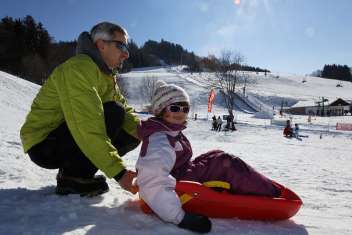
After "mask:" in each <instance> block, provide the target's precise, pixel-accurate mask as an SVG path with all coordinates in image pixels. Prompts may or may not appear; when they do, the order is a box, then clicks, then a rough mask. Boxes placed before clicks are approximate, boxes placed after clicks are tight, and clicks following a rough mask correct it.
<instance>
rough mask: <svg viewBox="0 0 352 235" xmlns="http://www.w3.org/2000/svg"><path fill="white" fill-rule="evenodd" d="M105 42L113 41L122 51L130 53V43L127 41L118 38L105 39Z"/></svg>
mask: <svg viewBox="0 0 352 235" xmlns="http://www.w3.org/2000/svg"><path fill="white" fill-rule="evenodd" d="M103 41H104V42H113V43H114V44H115V47H116V48H118V49H120V50H121V51H123V52H125V53H127V54H129V52H128V45H127V44H126V43H123V42H121V41H118V40H103Z"/></svg>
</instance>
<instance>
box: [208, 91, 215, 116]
mask: <svg viewBox="0 0 352 235" xmlns="http://www.w3.org/2000/svg"><path fill="white" fill-rule="evenodd" d="M214 101H215V90H214V89H211V91H210V93H209V97H208V113H211V108H212V106H213V103H214Z"/></svg>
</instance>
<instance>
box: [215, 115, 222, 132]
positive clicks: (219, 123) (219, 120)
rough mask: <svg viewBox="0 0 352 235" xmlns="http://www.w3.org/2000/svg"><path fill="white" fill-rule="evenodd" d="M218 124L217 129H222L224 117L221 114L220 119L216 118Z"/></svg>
mask: <svg viewBox="0 0 352 235" xmlns="http://www.w3.org/2000/svg"><path fill="white" fill-rule="evenodd" d="M216 124H217V129H216V130H217V131H221V126H222V119H221V117H220V116H219V117H218V119H216Z"/></svg>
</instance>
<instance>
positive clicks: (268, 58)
mask: <svg viewBox="0 0 352 235" xmlns="http://www.w3.org/2000/svg"><path fill="white" fill-rule="evenodd" d="M235 1H238V0H125V1H120V0H100V1H99V0H61V1H54V0H22V1H20V0H2V1H1V8H0V17H1V18H3V17H5V16H11V17H13V18H23V17H24V16H25V15H31V16H33V17H34V19H35V20H36V21H37V22H38V21H39V22H41V23H42V24H43V25H44V27H45V28H46V29H47V30H48V31H49V33H50V35H51V36H53V37H54V39H55V40H56V41H59V40H61V41H67V40H74V39H76V38H77V36H78V34H79V33H80V32H81V31H84V30H90V28H91V27H92V26H93V25H94V24H96V23H98V22H101V21H111V22H115V23H118V24H120V25H122V26H124V27H125V28H126V29H127V30H128V32H129V35H130V37H131V38H132V39H133V40H134V41H135V42H136V43H137V44H138V45H139V46H141V45H142V44H143V43H144V42H145V41H146V40H148V39H151V40H156V41H160V40H161V39H164V40H167V41H171V42H174V43H178V44H181V45H182V46H183V47H184V48H185V49H187V50H189V51H194V52H195V53H196V54H197V55H200V56H207V55H208V54H215V55H217V56H218V55H220V54H221V51H222V50H224V49H225V50H232V51H234V52H239V53H241V54H242V55H243V56H244V57H245V62H246V63H247V64H249V65H252V66H259V67H262V68H268V69H270V70H272V71H273V72H280V73H291V74H302V75H303V74H308V73H311V72H312V71H314V70H316V69H321V68H322V67H323V65H324V64H331V63H338V64H347V65H349V66H352V27H351V24H352V1H350V0H240V4H235Z"/></svg>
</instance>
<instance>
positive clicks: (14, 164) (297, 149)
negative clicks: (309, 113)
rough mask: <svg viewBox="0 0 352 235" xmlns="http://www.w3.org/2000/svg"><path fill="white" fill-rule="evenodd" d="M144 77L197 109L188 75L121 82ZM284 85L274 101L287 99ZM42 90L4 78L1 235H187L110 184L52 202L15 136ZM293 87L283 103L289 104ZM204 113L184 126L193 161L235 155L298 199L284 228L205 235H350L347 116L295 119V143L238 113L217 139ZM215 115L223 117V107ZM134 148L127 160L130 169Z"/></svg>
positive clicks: (240, 224)
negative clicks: (96, 193) (168, 85)
mask: <svg viewBox="0 0 352 235" xmlns="http://www.w3.org/2000/svg"><path fill="white" fill-rule="evenodd" d="M148 73H149V74H152V75H155V76H158V77H160V78H162V79H164V80H167V81H175V80H177V82H178V84H180V85H182V86H185V87H186V89H187V90H188V91H189V92H190V93H191V96H192V97H195V98H198V99H199V102H201V99H200V98H199V95H200V94H203V93H205V91H203V90H202V88H201V86H199V84H198V85H196V84H194V83H192V82H190V80H188V79H186V78H184V77H186V76H188V75H187V74H184V75H183V78H182V77H180V76H178V75H177V74H174V73H169V72H168V71H167V70H164V69H156V70H148V71H144V70H142V71H136V72H132V73H129V74H128V75H127V76H128V77H129V78H130V79H131V80H132V79H133V81H135V80H134V79H136V80H137V79H138V78H141V77H143V76H145V75H146V74H148ZM320 82H321V84H322V85H321V89H326V90H328V87H324V84H325V83H324V81H320ZM329 82H330V81H329ZM284 84H286V83H284ZM275 86H279V87H280V85H279V84H275ZM285 86H286V85H283V86H281V91H280V92H281V93H280V94H277V96H283V95H284V94H285V91H284V90H283V89H286V88H284V87H285ZM326 86H329V87H331V86H330V85H329V84H327V85H326ZM38 88H39V87H38V86H36V85H33V84H31V83H29V82H26V81H24V80H21V79H19V78H16V77H13V76H11V75H8V74H6V73H3V72H0V110H1V111H0V112H1V115H0V221H1V222H0V234H33V235H34V234H35V235H37V234H102V235H103V234H192V233H190V232H188V231H185V230H180V229H178V228H177V227H176V226H174V225H171V224H165V223H163V222H161V221H160V220H159V219H157V218H156V217H155V216H150V215H145V214H143V213H142V212H141V211H140V210H139V207H138V205H137V204H136V202H135V201H136V199H137V196H134V195H132V194H130V193H128V192H125V191H123V190H121V189H120V188H119V186H118V185H117V184H116V183H115V182H114V181H109V185H110V188H111V190H110V192H109V193H107V194H104V195H102V196H100V197H96V198H80V197H79V196H66V197H59V196H56V195H55V194H54V193H53V191H54V188H55V175H56V171H54V170H45V169H41V168H39V167H37V166H36V165H35V164H33V163H32V162H31V161H30V160H29V158H28V156H26V155H25V154H23V151H22V147H21V144H20V139H19V129H20V127H21V125H22V123H23V121H24V118H25V115H26V113H27V112H28V110H29V106H30V104H31V102H32V99H33V98H34V96H35V94H36V92H37V91H38ZM291 88H292V87H291ZM135 89H136V88H135ZM265 89H267V91H269V90H274V88H270V87H266V88H265ZM337 89H338V88H337ZM289 90H290V89H288V90H287V91H286V93H287V96H291V97H295V95H293V94H291V93H290V92H289ZM258 91H259V90H258ZM340 91H341V90H340ZM333 92H334V91H333ZM271 95H272V94H271ZM333 95H334V94H331V96H333ZM345 95H346V96H347V93H346V94H345ZM308 96H309V93H307V94H305V95H304V94H302V97H308ZM296 98H297V97H296ZM205 99H206V98H205ZM131 102H132V103H134V104H135V105H136V106H138V105H139V103H138V102H140V101H138V97H137V98H136V99H131ZM202 110H206V109H205V106H204V107H203V106H202V105H201V104H200V105H199V106H197V110H196V112H197V113H198V114H199V117H200V118H201V119H200V120H197V121H194V120H190V121H189V125H188V128H187V129H186V131H185V134H186V135H187V136H188V137H189V139H190V141H191V143H192V146H193V149H194V155H195V156H197V155H199V154H201V153H203V152H205V151H207V150H211V149H214V148H218V149H223V150H225V151H228V152H231V153H233V154H235V155H238V156H241V157H242V159H243V160H245V161H246V162H248V163H249V164H251V165H252V166H254V167H255V168H256V169H258V170H259V171H260V172H262V173H264V174H265V175H267V176H269V177H271V178H273V179H275V180H276V181H278V182H280V183H282V184H284V185H286V186H287V187H289V188H291V189H292V190H294V191H295V192H296V193H297V194H298V195H299V196H300V197H301V198H302V200H303V202H304V205H303V207H302V208H301V210H300V211H299V212H298V214H297V215H296V216H294V217H293V218H292V219H291V220H287V221H281V222H274V223H273V222H257V221H246V220H238V219H212V221H213V229H212V232H211V233H210V234H248V235H254V234H270V235H273V234H275V235H277V234H297V235H304V234H319V235H320V234H342V235H344V234H346V235H347V234H352V229H351V226H350V224H351V218H352V187H351V186H352V162H351V160H352V159H351V158H352V155H351V150H352V145H351V143H352V133H350V132H339V131H335V130H334V128H333V126H334V123H336V122H338V121H343V122H349V123H352V119H351V117H343V119H342V118H341V117H337V118H329V119H328V118H317V119H315V120H313V124H312V125H308V124H307V123H306V117H299V116H295V117H293V119H294V120H295V121H296V122H299V123H301V125H302V129H303V130H302V134H307V135H309V138H304V139H303V140H302V141H298V140H296V139H287V138H283V137H282V127H280V126H275V125H270V121H268V120H263V119H256V118H253V117H252V116H251V115H248V114H244V113H239V114H237V120H238V122H239V124H237V126H236V127H237V128H238V131H237V132H232V133H230V132H218V133H215V132H212V131H210V121H206V120H205V117H206V113H205V112H202ZM193 112H194V110H193ZM214 112H215V114H216V115H220V114H224V113H225V112H224V110H223V108H222V107H220V106H216V107H215V111H214ZM210 116H211V115H209V118H210ZM321 134H322V138H320V136H321ZM138 151H139V150H138V149H136V150H135V151H133V152H131V153H130V154H128V156H127V157H126V158H125V162H126V163H127V165H128V167H130V168H132V169H133V167H134V164H135V161H136V159H137V157H138Z"/></svg>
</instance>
